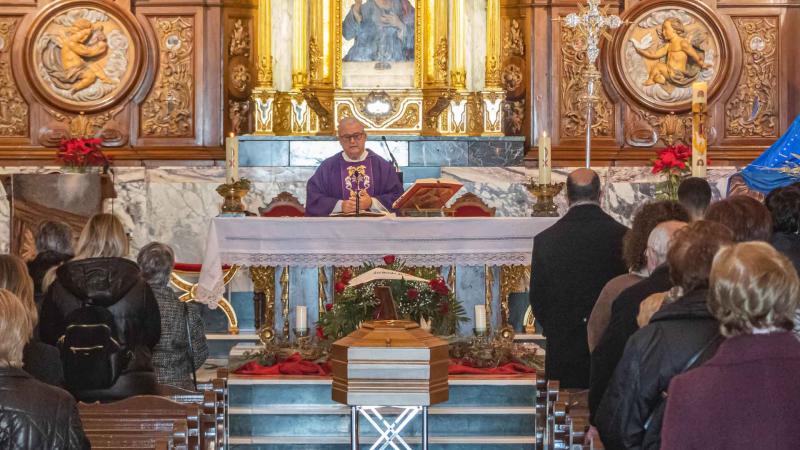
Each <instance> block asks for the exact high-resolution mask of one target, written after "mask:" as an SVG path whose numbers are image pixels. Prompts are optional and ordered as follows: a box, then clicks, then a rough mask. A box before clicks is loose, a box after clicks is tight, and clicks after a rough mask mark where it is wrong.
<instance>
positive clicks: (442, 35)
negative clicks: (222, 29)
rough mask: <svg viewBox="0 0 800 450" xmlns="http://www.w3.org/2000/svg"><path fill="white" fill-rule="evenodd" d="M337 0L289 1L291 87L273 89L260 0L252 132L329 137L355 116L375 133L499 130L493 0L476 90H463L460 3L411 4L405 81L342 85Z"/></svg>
mask: <svg viewBox="0 0 800 450" xmlns="http://www.w3.org/2000/svg"><path fill="white" fill-rule="evenodd" d="M343 1H344V0H315V1H311V2H301V1H297V2H294V3H293V11H292V36H293V39H292V42H293V43H298V42H302V43H304V45H293V47H292V87H291V90H289V91H287V92H278V91H276V89H275V88H274V86H273V59H272V48H271V47H272V23H271V17H272V16H271V6H272V0H259V10H258V20H257V23H258V25H257V36H258V37H257V51H258V58H257V61H258V70H257V72H258V76H257V84H256V87H255V88H254V89H253V95H252V99H253V103H254V108H253V109H254V111H253V113H254V118H255V120H254V124H255V134H260V135H271V134H277V135H308V134H318V135H333V134H335V127H336V123H338V121H339V120H340V119H342V118H344V117H356V118H357V119H359V120H360V121H361V122H363V123H364V124H366V126H367V130H368V131H373V132H374V131H378V132H380V133H383V134H412V135H427V136H437V135H473V136H476V135H484V136H502V114H503V107H502V105H503V100H504V98H505V93H504V90H503V88H502V85H501V80H500V58H501V55H500V52H501V36H500V25H501V21H500V0H487V2H486V30H485V34H486V58H485V80H486V81H485V84H484V87H483V88H482V89H481V90H480V91H476V92H470V91H468V90H467V88H466V78H467V67H466V59H465V55H466V52H467V48H466V46H467V39H466V33H467V30H466V27H465V9H466V8H465V3H466V1H468V0H449V1H445V0H417V1H416V2H415V46H414V77H413V79H414V81H413V85H412V86H410V87H408V88H392V89H390V88H386V89H384V88H372V89H368V88H367V89H365V88H346V87H344V84H343V74H342V65H343V62H342V61H343V59H342V57H343V55H342V21H343V19H344V17H343V15H344V10H345V8H343V5H342V3H343ZM480 32H484V30H483V29H481V30H480ZM306 36H308V38H307V39H306V38H305V37H306ZM374 106H377V108H375V107H374ZM375 110H379V111H380V112H375Z"/></svg>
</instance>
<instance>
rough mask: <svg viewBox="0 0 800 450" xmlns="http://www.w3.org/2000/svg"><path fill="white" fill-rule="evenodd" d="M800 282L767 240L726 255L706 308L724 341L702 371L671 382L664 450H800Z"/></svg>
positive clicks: (717, 262)
mask: <svg viewBox="0 0 800 450" xmlns="http://www.w3.org/2000/svg"><path fill="white" fill-rule="evenodd" d="M798 294H800V281H798V277H797V272H795V269H794V267H793V266H792V263H791V262H789V260H788V259H787V258H786V257H785V256H783V255H781V254H780V253H779V252H778V251H777V250H775V249H774V248H773V247H772V246H771V245H769V244H767V243H764V242H747V243H742V244H738V245H735V246H732V247H727V248H724V249H722V250H721V251H720V252H719V253H717V255H716V257H715V258H714V264H713V266H712V269H711V291H710V294H709V298H708V308H709V310H710V311H711V313H712V314H713V315H714V317H716V318H717V320H718V321H719V328H720V332H721V333H722V335H723V336H725V338H726V339H725V340H724V341H723V342H722V344H721V345H720V347H719V349H718V350H717V353H716V354H715V355H714V357H712V358H711V359H709V360H708V361H707V362H706V363H705V364H704V365H702V366H700V367H698V368H697V369H694V370H692V371H689V372H687V373H685V374H683V375H679V376H677V377H675V378H673V379H672V382H671V383H670V385H669V392H668V397H667V409H666V413H665V415H664V428H663V431H662V433H661V437H662V440H661V448H662V449H664V450H670V449H692V448H724V449H729V450H737V449H743V450H744V449H754V448H769V449H772V450H784V449H785V450H789V449H796V448H798V445H797V437H796V434H797V424H798V423H800V403H798V401H800V382H798V381H797V374H798V373H800V341H798V339H797V337H795V336H794V335H793V334H792V333H791V331H790V330H791V329H792V325H793V317H794V312H795V309H796V308H797V302H798Z"/></svg>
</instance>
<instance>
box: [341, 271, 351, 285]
mask: <svg viewBox="0 0 800 450" xmlns="http://www.w3.org/2000/svg"><path fill="white" fill-rule="evenodd" d="M352 279H353V272H350V269H344V271H343V272H342V283H344V284H347V283H349V282H350V280H352Z"/></svg>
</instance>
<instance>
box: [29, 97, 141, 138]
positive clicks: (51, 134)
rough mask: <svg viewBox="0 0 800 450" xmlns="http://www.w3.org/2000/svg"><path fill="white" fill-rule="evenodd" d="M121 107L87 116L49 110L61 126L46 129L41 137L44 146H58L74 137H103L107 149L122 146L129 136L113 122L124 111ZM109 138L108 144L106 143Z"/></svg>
mask: <svg viewBox="0 0 800 450" xmlns="http://www.w3.org/2000/svg"><path fill="white" fill-rule="evenodd" d="M122 109H123V107H122V106H119V107H117V108H114V109H112V110H109V111H106V112H104V113H101V114H91V115H87V114H84V113H78V114H69V113H62V112H59V111H55V110H52V109H49V108H47V112H48V113H50V115H52V116H53V118H54V119H55V120H56V121H57V122H59V124H54V125H50V126H48V127H45V128H44V129H43V130H42V132H41V133H40V135H39V141H40V142H41V143H42V145H45V146H48V147H54V146H57V145H58V144H59V143H60V142H61V141H62V140H63V139H69V138H73V137H91V136H101V137H103V145H104V146H106V147H113V146H120V145H124V144H125V143H126V142H127V135H126V134H125V133H122V131H120V129H119V128H120V127H118V126H111V125H116V124H113V123H111V121H112V120H113V119H114V117H116V115H117V114H119V112H120V111H122ZM106 138H108V142H106Z"/></svg>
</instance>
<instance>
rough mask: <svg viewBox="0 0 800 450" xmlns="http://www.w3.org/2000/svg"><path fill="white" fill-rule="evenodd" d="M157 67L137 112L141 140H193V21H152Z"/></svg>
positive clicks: (173, 19) (184, 17) (178, 18)
mask: <svg viewBox="0 0 800 450" xmlns="http://www.w3.org/2000/svg"><path fill="white" fill-rule="evenodd" d="M150 24H151V25H152V27H153V30H154V31H155V34H156V37H157V40H158V47H159V48H158V50H159V65H158V72H157V75H156V80H155V83H154V85H153V89H152V90H151V91H150V93H149V94H148V96H147V98H146V99H145V101H144V103H143V104H142V110H141V120H140V123H141V124H142V125H141V134H142V136H143V137H192V136H194V84H195V79H194V78H195V77H194V46H195V37H194V18H193V17H191V16H181V17H153V18H151V19H150Z"/></svg>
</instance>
